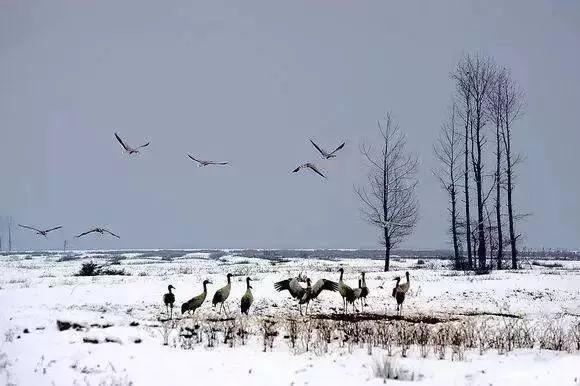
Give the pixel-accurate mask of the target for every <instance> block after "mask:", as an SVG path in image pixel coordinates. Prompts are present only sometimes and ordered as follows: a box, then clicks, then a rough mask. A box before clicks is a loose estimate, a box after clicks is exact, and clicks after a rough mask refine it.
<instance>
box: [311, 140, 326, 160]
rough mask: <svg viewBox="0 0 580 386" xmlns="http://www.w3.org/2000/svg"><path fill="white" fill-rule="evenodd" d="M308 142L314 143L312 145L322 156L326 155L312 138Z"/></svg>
mask: <svg viewBox="0 0 580 386" xmlns="http://www.w3.org/2000/svg"><path fill="white" fill-rule="evenodd" d="M310 143H312V144H313V145H314V147H315V148H316V150H318V151H319V152H320V154H322V156H324V157H326V156H327V154H326V152H325V151H324V150H322V149H321V148H320V147H318V145H317V144H315V143H314V141H313V140H310Z"/></svg>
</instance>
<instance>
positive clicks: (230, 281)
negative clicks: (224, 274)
mask: <svg viewBox="0 0 580 386" xmlns="http://www.w3.org/2000/svg"><path fill="white" fill-rule="evenodd" d="M230 284H232V278H231V276H229V275H228V285H230Z"/></svg>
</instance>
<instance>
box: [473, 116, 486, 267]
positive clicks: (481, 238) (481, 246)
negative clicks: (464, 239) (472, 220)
mask: <svg viewBox="0 0 580 386" xmlns="http://www.w3.org/2000/svg"><path fill="white" fill-rule="evenodd" d="M476 114H477V115H476V119H477V122H476V124H477V126H476V130H475V134H476V149H477V159H476V160H475V161H476V162H475V165H474V166H475V171H474V174H475V187H476V189H477V237H478V242H477V244H478V245H477V247H478V248H477V257H478V260H479V269H484V268H485V259H486V254H485V249H486V248H485V226H484V218H483V191H482V188H483V187H482V183H483V182H482V176H481V170H482V165H481V146H482V144H481V114H482V111H481V109H480V108H479V106H478V108H477V111H476Z"/></svg>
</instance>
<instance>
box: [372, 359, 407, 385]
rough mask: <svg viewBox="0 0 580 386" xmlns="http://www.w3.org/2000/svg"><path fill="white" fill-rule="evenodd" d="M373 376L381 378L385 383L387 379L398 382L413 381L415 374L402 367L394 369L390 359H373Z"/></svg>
mask: <svg viewBox="0 0 580 386" xmlns="http://www.w3.org/2000/svg"><path fill="white" fill-rule="evenodd" d="M373 374H374V376H375V377H377V378H382V379H383V381H384V382H385V383H387V380H388V379H394V380H399V381H414V380H415V373H414V372H411V371H409V370H407V369H405V368H403V367H395V365H393V364H392V363H391V359H390V358H385V357H383V358H382V359H381V360H379V359H375V362H374V363H373Z"/></svg>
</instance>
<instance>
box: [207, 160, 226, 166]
mask: <svg viewBox="0 0 580 386" xmlns="http://www.w3.org/2000/svg"><path fill="white" fill-rule="evenodd" d="M208 163H209V164H211V165H227V164H229V162H216V161H209V162H208Z"/></svg>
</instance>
